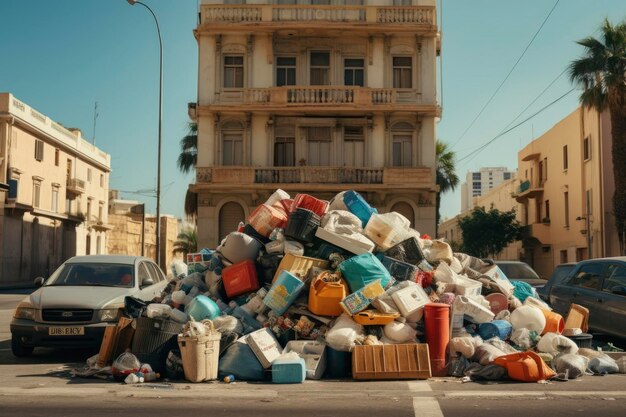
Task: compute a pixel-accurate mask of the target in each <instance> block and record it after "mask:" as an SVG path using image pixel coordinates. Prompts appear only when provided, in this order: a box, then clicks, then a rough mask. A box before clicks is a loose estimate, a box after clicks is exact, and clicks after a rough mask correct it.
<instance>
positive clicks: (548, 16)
mask: <svg viewBox="0 0 626 417" xmlns="http://www.w3.org/2000/svg"><path fill="white" fill-rule="evenodd" d="M559 1H560V0H556V2H555V3H554V6H552V9H551V10H550V12H549V13H548V15H547V16H546V18H545V19H543V22H542V23H541V26H539V29H537V31H536V32H535V34H534V35H533V37H532V39H531V40H530V42H528V45H526V48H525V49H524V51H523V52H522V54H521V55H520V56H519V58H517V61H515V64H514V65H513V67H512V68H511V70H510V71H509V73H508V74H507V75H506V77H504V80H502V82H501V83H500V85H499V86H498V88H496V91H494V92H493V94H492V95H491V97H489V100H487V102H486V103H485V105H484V106H483V107H482V108H481V109H480V111H479V112H478V114H477V115H476V117H474V120H472V122H471V123H470V124H469V126H467V128H466V129H465V131H464V132H463V134H461V136H460V137H459V138H458V139H457V140H456V142H454V144H453V145H452V146H451V149H453V148H454V147H455V146H456V145H457V144H458V143H459V142H460V141H461V139H463V138H464V137H465V134H466V133H467V132H468V131H469V130H470V129H471V128H472V126H474V123H476V121H477V120H478V118H479V117H480V116H481V115H482V114H483V112H484V111H485V109H486V108H487V106H489V103H491V101H492V100H493V99H494V97H495V96H496V94H498V92H499V91H500V89H501V88H502V86H503V85H504V83H505V82H506V80H508V79H509V77H510V76H511V74H512V73H513V70H515V68H516V67H517V64H519V63H520V61H521V60H522V58H523V57H524V55H526V51H528V48H530V45H532V43H533V42H534V41H535V39H536V38H537V35H539V32H541V29H543V27H544V25H545V24H546V22H547V21H548V19H549V18H550V16H551V15H552V12H553V11H554V9H556V6H557V5H558V4H559Z"/></svg>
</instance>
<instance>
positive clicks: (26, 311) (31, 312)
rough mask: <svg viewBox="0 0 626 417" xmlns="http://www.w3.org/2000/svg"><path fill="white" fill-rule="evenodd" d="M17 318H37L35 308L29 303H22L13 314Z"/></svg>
mask: <svg viewBox="0 0 626 417" xmlns="http://www.w3.org/2000/svg"><path fill="white" fill-rule="evenodd" d="M13 317H15V318H16V319H24V320H35V309H34V308H33V306H32V305H30V304H29V303H20V304H19V305H18V306H17V308H16V309H15V314H14V315H13Z"/></svg>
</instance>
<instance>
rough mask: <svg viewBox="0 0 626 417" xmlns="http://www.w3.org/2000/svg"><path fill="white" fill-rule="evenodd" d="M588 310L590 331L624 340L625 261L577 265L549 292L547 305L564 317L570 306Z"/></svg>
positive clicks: (615, 259)
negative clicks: (577, 305) (578, 306)
mask: <svg viewBox="0 0 626 417" xmlns="http://www.w3.org/2000/svg"><path fill="white" fill-rule="evenodd" d="M572 303H576V304H580V305H581V306H583V307H586V308H588V309H589V328H590V329H592V330H594V331H598V332H601V333H607V334H610V335H614V336H617V337H626V257H617V258H599V259H590V260H587V261H581V262H579V263H578V264H577V265H576V267H575V268H574V270H573V271H572V273H571V274H570V275H569V276H568V277H567V278H566V279H565V280H564V281H563V282H562V283H560V284H555V285H554V286H553V287H552V290H551V291H550V305H551V306H552V308H553V309H554V310H555V311H556V312H558V313H559V314H561V315H563V316H566V315H567V313H568V311H569V308H570V304H572Z"/></svg>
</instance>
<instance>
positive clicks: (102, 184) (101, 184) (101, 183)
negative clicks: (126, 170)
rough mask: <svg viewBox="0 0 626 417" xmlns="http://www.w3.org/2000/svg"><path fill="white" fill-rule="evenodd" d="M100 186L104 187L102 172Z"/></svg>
mask: <svg viewBox="0 0 626 417" xmlns="http://www.w3.org/2000/svg"><path fill="white" fill-rule="evenodd" d="M100 187H102V188H104V174H100Z"/></svg>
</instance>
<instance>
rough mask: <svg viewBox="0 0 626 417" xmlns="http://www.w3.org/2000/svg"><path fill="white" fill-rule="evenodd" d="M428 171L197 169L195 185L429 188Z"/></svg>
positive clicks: (390, 169) (386, 169)
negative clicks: (337, 185)
mask: <svg viewBox="0 0 626 417" xmlns="http://www.w3.org/2000/svg"><path fill="white" fill-rule="evenodd" d="M432 178H433V177H432V172H431V169H430V168H426V167H423V168H392V167H389V168H352V167H310V166H304V167H226V166H221V167H198V168H197V169H196V184H224V185H227V186H231V185H244V186H245V185H248V186H253V185H256V184H283V185H285V184H324V185H326V184H353V185H376V184H378V185H390V186H396V187H416V188H432V187H433V186H434V184H433V180H432Z"/></svg>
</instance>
